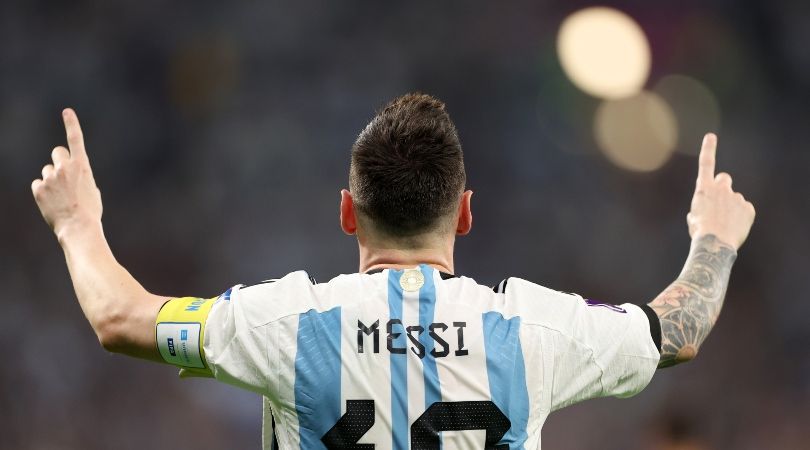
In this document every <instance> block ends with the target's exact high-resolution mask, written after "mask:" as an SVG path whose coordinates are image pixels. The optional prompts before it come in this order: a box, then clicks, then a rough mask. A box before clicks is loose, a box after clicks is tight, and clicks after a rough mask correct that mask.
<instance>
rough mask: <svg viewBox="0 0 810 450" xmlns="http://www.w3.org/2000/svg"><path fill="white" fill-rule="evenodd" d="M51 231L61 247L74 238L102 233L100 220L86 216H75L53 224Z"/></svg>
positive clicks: (83, 238)
mask: <svg viewBox="0 0 810 450" xmlns="http://www.w3.org/2000/svg"><path fill="white" fill-rule="evenodd" d="M53 232H54V234H56V239H57V240H58V241H59V245H61V246H62V247H65V246H66V245H69V244H70V243H71V242H73V241H76V240H85V239H86V238H87V237H88V236H92V235H103V234H104V231H103V229H102V227H101V220H99V219H94V218H91V217H87V216H77V217H75V218H72V219H70V220H67V221H64V222H62V223H60V224H59V225H58V226H54V228H53Z"/></svg>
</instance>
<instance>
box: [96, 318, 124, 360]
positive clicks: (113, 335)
mask: <svg viewBox="0 0 810 450" xmlns="http://www.w3.org/2000/svg"><path fill="white" fill-rule="evenodd" d="M124 323H125V319H124V317H123V314H121V313H115V312H113V313H107V314H105V315H104V316H103V317H101V318H99V319H97V320H96V321H95V322H94V323H93V330H95V332H96V337H97V338H98V342H99V343H100V344H101V346H102V347H104V350H107V351H108V352H112V353H121V351H122V350H123V349H124V348H125V341H126V339H125V338H124V336H125V335H124V333H123V328H124V327H123V324H124Z"/></svg>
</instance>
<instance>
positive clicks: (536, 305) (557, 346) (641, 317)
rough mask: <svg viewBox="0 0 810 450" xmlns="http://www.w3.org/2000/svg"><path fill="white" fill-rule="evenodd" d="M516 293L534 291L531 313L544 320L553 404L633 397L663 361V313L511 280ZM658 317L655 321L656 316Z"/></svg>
mask: <svg viewBox="0 0 810 450" xmlns="http://www.w3.org/2000/svg"><path fill="white" fill-rule="evenodd" d="M509 288H512V289H513V291H514V294H515V295H521V296H533V297H534V298H531V299H527V301H528V302H533V307H532V314H530V316H532V318H533V319H534V322H535V323H536V324H537V325H540V326H541V327H542V328H543V330H544V332H543V336H544V337H543V340H544V343H543V345H542V347H541V348H542V351H544V352H549V353H551V355H547V356H548V358H546V359H545V360H546V361H549V362H550V366H551V367H547V369H549V370H548V372H547V373H549V372H550V375H551V376H552V383H551V392H550V394H551V395H550V403H551V404H550V409H551V410H557V409H560V408H562V407H564V406H568V405H571V404H574V403H577V402H580V401H583V400H587V399H590V398H595V397H610V396H612V397H630V396H633V395H635V394H637V393H638V392H640V391H641V390H642V389H644V387H646V386H647V384H648V383H649V382H650V379H652V376H653V374H654V373H655V370H656V368H657V366H658V361H659V350H658V346H659V345H660V337H659V338H658V339H659V341H658V342H656V341H655V335H656V332H658V336H660V331H659V330H660V328H659V329H658V330H657V329H656V327H658V326H660V325H658V321H657V320H658V318H657V316H655V314H654V313H652V317H651V316H650V315H649V314H648V313H647V312H645V311H644V309H642V307H639V306H636V305H633V304H630V303H626V304H623V305H612V304H606V303H600V302H597V301H593V300H586V299H583V298H582V297H580V296H578V295H574V294H566V293H562V292H557V291H553V290H550V289H546V288H543V287H540V286H537V285H534V284H531V283H529V282H527V281H524V280H516V281H514V282H512V281H510V283H509V284H508V285H507V288H506V289H507V293H509ZM653 319H654V321H653Z"/></svg>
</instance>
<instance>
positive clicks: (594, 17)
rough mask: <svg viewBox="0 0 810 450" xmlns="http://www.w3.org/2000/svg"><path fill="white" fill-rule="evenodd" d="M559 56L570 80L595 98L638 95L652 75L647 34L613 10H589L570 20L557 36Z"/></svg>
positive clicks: (630, 20) (625, 16)
mask: <svg viewBox="0 0 810 450" xmlns="http://www.w3.org/2000/svg"><path fill="white" fill-rule="evenodd" d="M557 54H558V55H559V58H560V63H561V64H562V68H563V70H564V71H565V73H566V75H568V78H570V79H571V81H572V82H573V83H574V84H575V85H576V86H577V87H579V88H580V89H582V90H583V91H585V92H587V93H588V94H591V95H593V96H595V97H600V98H606V99H618V98H623V97H628V96H631V95H633V94H636V93H638V92H639V91H640V90H641V89H642V88H643V87H644V83H646V81H647V77H648V76H649V74H650V65H651V56H650V44H649V42H648V41H647V37H646V36H645V35H644V31H643V30H642V29H641V27H640V26H639V25H638V24H637V23H636V22H635V21H634V20H633V19H632V18H630V17H629V16H628V15H626V14H624V13H622V12H621V11H618V10H616V9H613V8H606V7H592V8H586V9H583V10H580V11H577V12H575V13H574V14H571V15H570V16H568V17H567V18H566V19H565V21H563V23H562V26H561V27H560V31H559V34H558V35H557Z"/></svg>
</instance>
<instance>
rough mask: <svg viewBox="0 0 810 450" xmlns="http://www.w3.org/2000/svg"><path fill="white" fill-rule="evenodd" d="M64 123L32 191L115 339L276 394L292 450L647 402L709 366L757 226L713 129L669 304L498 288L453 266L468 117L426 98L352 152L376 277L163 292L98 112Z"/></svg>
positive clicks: (346, 213) (394, 109) (534, 436)
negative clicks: (153, 283) (651, 390)
mask: <svg viewBox="0 0 810 450" xmlns="http://www.w3.org/2000/svg"><path fill="white" fill-rule="evenodd" d="M63 118H64V122H65V129H66V131H67V141H68V148H69V149H68V148H65V147H56V148H55V149H54V150H53V152H52V155H51V156H52V159H53V164H49V165H46V166H45V167H44V168H43V169H42V178H41V179H37V180H34V182H33V184H32V186H31V187H32V190H33V194H34V198H35V199H36V202H37V204H38V205H39V208H40V211H41V212H42V215H43V217H44V218H45V220H46V221H47V223H48V224H49V225H50V226H51V228H52V229H53V231H54V233H55V234H56V237H57V238H58V240H59V243H60V245H61V246H62V248H63V250H64V253H65V258H66V260H67V265H68V269H69V271H70V275H71V278H72V280H73V285H74V288H75V291H76V296H77V298H78V300H79V304H80V305H81V308H82V310H83V312H84V314H85V316H86V317H87V319H88V320H89V322H90V325H91V326H92V327H93V329H94V330H95V332H96V334H97V336H98V338H99V341H100V342H101V345H103V346H104V348H105V349H107V350H109V351H113V352H119V353H123V354H127V355H131V356H135V357H140V358H145V359H150V360H153V361H158V362H166V363H169V364H173V365H175V366H178V367H180V368H181V371H180V373H181V376H207V377H214V378H216V379H217V380H220V381H223V382H225V383H229V384H232V385H235V386H239V387H242V388H245V389H249V390H251V391H254V392H257V393H259V394H261V395H263V396H264V397H265V398H266V400H265V409H266V413H267V415H268V417H270V415H272V418H273V420H274V422H275V432H276V435H275V438H276V439H277V443H278V446H279V448H284V449H294V448H301V449H319V448H327V449H372V448H377V449H387V448H391V449H398V450H403V449H408V448H410V449H420V450H422V449H439V448H442V446H445V448H457V449H473V448H485V449H515V448H539V446H540V429H541V428H542V425H543V422H544V421H545V419H546V417H547V416H548V414H549V413H551V412H552V411H554V410H556V409H559V408H562V407H564V406H567V405H571V404H573V403H575V402H579V401H582V400H585V399H589V398H594V397H602V396H617V397H627V396H631V395H633V394H635V393H637V392H639V391H640V390H641V389H643V388H644V387H645V386H646V385H647V383H648V382H649V381H650V379H651V377H652V376H653V374H654V372H655V370H656V368H663V367H668V366H671V365H673V364H677V363H681V362H685V361H689V360H691V359H692V358H694V357H695V356H696V355H697V352H698V349H699V348H700V345H701V344H702V343H703V341H704V340H705V339H706V337H707V336H708V334H709V331H710V330H711V329H712V327H713V325H714V323H715V321H716V320H717V317H718V314H719V313H720V309H721V307H722V305H723V299H724V296H725V291H726V286H727V284H728V279H729V274H730V271H731V266H732V264H733V262H734V259H735V257H736V255H737V250H738V249H739V247H740V245H742V243H743V242H744V241H745V239H746V237H747V235H748V232H749V229H750V227H751V224H752V222H753V219H754V208H753V206H752V205H751V203H748V202H747V201H746V200H745V199H744V198H743V197H742V195H740V194H738V193H735V192H734V191H733V190H732V188H731V177H730V176H729V175H728V174H726V173H720V174H717V175H715V173H714V172H715V147H716V145H717V138H716V137H715V136H714V135H713V134H707V135H706V137H705V138H704V140H703V146H702V149H701V152H700V157H699V167H698V175H697V184H696V188H695V193H694V197H693V199H692V205H691V211H690V212H689V214H688V215H687V224H688V229H689V234H690V236H691V237H692V245H691V249H690V252H689V256H688V258H687V260H686V264H685V266H684V269H683V271H682V272H681V274H680V275H679V276H678V277H677V279H676V280H675V281H674V282H673V283H672V284H671V285H670V286H669V287H667V288H666V289H664V291H663V292H661V294H660V295H659V296H658V297H657V298H656V299H654V300H653V301H652V302H650V303H649V304H647V305H642V306H636V305H634V304H623V305H620V306H614V305H608V304H602V303H598V302H594V301H591V300H585V299H583V298H582V297H580V296H577V295H573V294H566V293H562V292H557V291H554V290H551V289H547V288H544V287H542V286H539V285H537V284H534V283H531V282H529V281H526V280H522V279H519V278H507V279H505V280H503V281H502V282H501V283H499V284H498V285H497V286H496V287H495V288H489V287H486V286H482V285H479V284H478V283H476V282H475V281H474V280H472V279H470V278H466V277H463V276H459V275H457V274H455V273H454V269H453V245H454V240H455V237H456V236H457V235H465V234H467V233H468V232H469V231H470V228H471V227H472V214H471V209H470V198H471V194H472V192H471V191H469V190H465V186H466V176H465V172H464V163H463V159H462V150H461V146H460V144H459V140H458V136H457V133H456V129H455V126H454V125H453V123H452V121H451V120H450V117H449V116H448V114H447V112H446V110H445V105H444V104H443V103H441V102H440V101H438V100H436V99H435V98H432V97H430V96H427V95H422V94H409V95H405V96H402V97H399V98H397V99H395V100H393V101H392V102H391V103H389V104H388V105H386V106H385V107H384V108H383V109H382V110H381V111H380V112H379V113H378V114H377V115H376V117H374V118H373V120H372V121H371V122H370V123H369V124H368V126H367V127H366V128H365V129H364V130H363V131H362V132H361V133H360V135H359V137H358V138H357V141H356V142H355V144H354V146H353V148H352V152H351V168H350V174H349V190H343V191H341V196H342V198H341V202H340V226H341V227H342V229H343V230H344V231H345V232H346V233H347V234H350V235H355V236H356V237H357V242H358V247H359V253H360V268H359V271H358V272H357V273H351V274H346V275H341V276H338V277H336V278H334V279H332V280H331V281H329V282H327V283H324V284H316V283H315V282H314V281H313V280H312V279H311V278H310V277H309V276H308V275H307V274H306V273H305V272H303V271H300V272H293V273H290V274H288V275H286V276H284V277H283V278H280V279H277V280H273V281H268V282H264V283H260V284H257V285H253V286H242V285H237V286H234V287H232V288H230V289H228V290H227V291H226V292H225V293H223V294H222V295H220V296H219V297H216V298H211V299H205V298H196V297H172V296H160V295H155V294H152V293H150V292H148V291H147V290H146V289H144V288H143V287H142V286H141V285H140V284H139V283H138V282H137V281H136V280H135V279H134V278H133V277H132V276H131V275H130V274H129V273H128V272H127V271H126V270H125V269H124V268H123V267H122V266H121V265H120V264H118V262H117V261H116V260H115V257H114V256H113V254H112V252H111V251H110V248H109V246H108V245H107V242H106V240H105V238H104V234H103V230H102V225H101V212H102V203H101V195H100V193H99V190H98V188H97V187H96V184H95V181H94V180H93V173H92V171H91V169H90V162H89V159H88V156H87V153H86V151H85V148H84V140H83V137H82V132H81V129H80V127H79V122H78V118H77V116H76V114H75V113H74V112H73V111H72V110H70V109H66V110H65V111H64V112H63ZM275 257H279V258H283V255H275ZM268 420H269V419H268ZM268 431H269V430H268ZM270 441H271V439H269V437H268V439H266V442H265V443H264V445H265V446H267V447H269V446H270V445H271V444H270Z"/></svg>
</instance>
